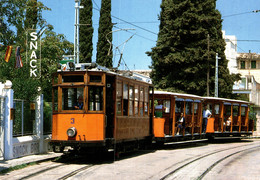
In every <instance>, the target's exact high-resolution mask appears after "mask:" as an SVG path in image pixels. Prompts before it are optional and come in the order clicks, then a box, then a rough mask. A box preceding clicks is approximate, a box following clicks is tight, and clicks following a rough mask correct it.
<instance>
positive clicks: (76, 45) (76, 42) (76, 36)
mask: <svg viewBox="0 0 260 180" xmlns="http://www.w3.org/2000/svg"><path fill="white" fill-rule="evenodd" d="M79 4H80V0H75V31H74V63H77V64H79V8H80V6H79Z"/></svg>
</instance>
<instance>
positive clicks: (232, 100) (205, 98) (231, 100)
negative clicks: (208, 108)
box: [202, 97, 252, 104]
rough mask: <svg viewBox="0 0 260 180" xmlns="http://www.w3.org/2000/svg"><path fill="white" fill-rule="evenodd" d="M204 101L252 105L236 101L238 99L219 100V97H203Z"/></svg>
mask: <svg viewBox="0 0 260 180" xmlns="http://www.w3.org/2000/svg"><path fill="white" fill-rule="evenodd" d="M202 98H203V99H204V100H211V101H214V100H215V101H223V102H224V103H225V102H226V103H240V104H241V103H242V104H252V103H250V102H248V101H242V100H236V99H227V98H219V97H202Z"/></svg>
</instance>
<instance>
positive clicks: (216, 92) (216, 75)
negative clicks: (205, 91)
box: [215, 53, 219, 97]
mask: <svg viewBox="0 0 260 180" xmlns="http://www.w3.org/2000/svg"><path fill="white" fill-rule="evenodd" d="M218 59H219V58H218V53H216V67H215V68H216V69H215V97H218Z"/></svg>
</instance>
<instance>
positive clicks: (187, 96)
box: [154, 91, 252, 105]
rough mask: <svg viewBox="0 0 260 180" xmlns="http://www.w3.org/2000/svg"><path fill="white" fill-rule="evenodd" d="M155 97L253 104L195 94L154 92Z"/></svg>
mask: <svg viewBox="0 0 260 180" xmlns="http://www.w3.org/2000/svg"><path fill="white" fill-rule="evenodd" d="M154 94H155V95H170V96H176V98H183V99H198V100H201V101H207V100H210V101H222V102H224V103H230V104H231V103H232V104H236V103H237V104H247V105H249V104H252V103H250V102H248V101H242V100H236V99H227V98H219V97H205V96H204V97H203V96H198V95H193V94H184V93H174V92H167V91H154Z"/></svg>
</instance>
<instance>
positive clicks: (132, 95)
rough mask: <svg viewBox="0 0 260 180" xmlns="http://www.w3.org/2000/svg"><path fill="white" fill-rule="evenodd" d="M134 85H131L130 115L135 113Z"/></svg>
mask: <svg viewBox="0 0 260 180" xmlns="http://www.w3.org/2000/svg"><path fill="white" fill-rule="evenodd" d="M133 101H134V87H133V86H129V115H130V116H132V115H133V114H134V103H133Z"/></svg>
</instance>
